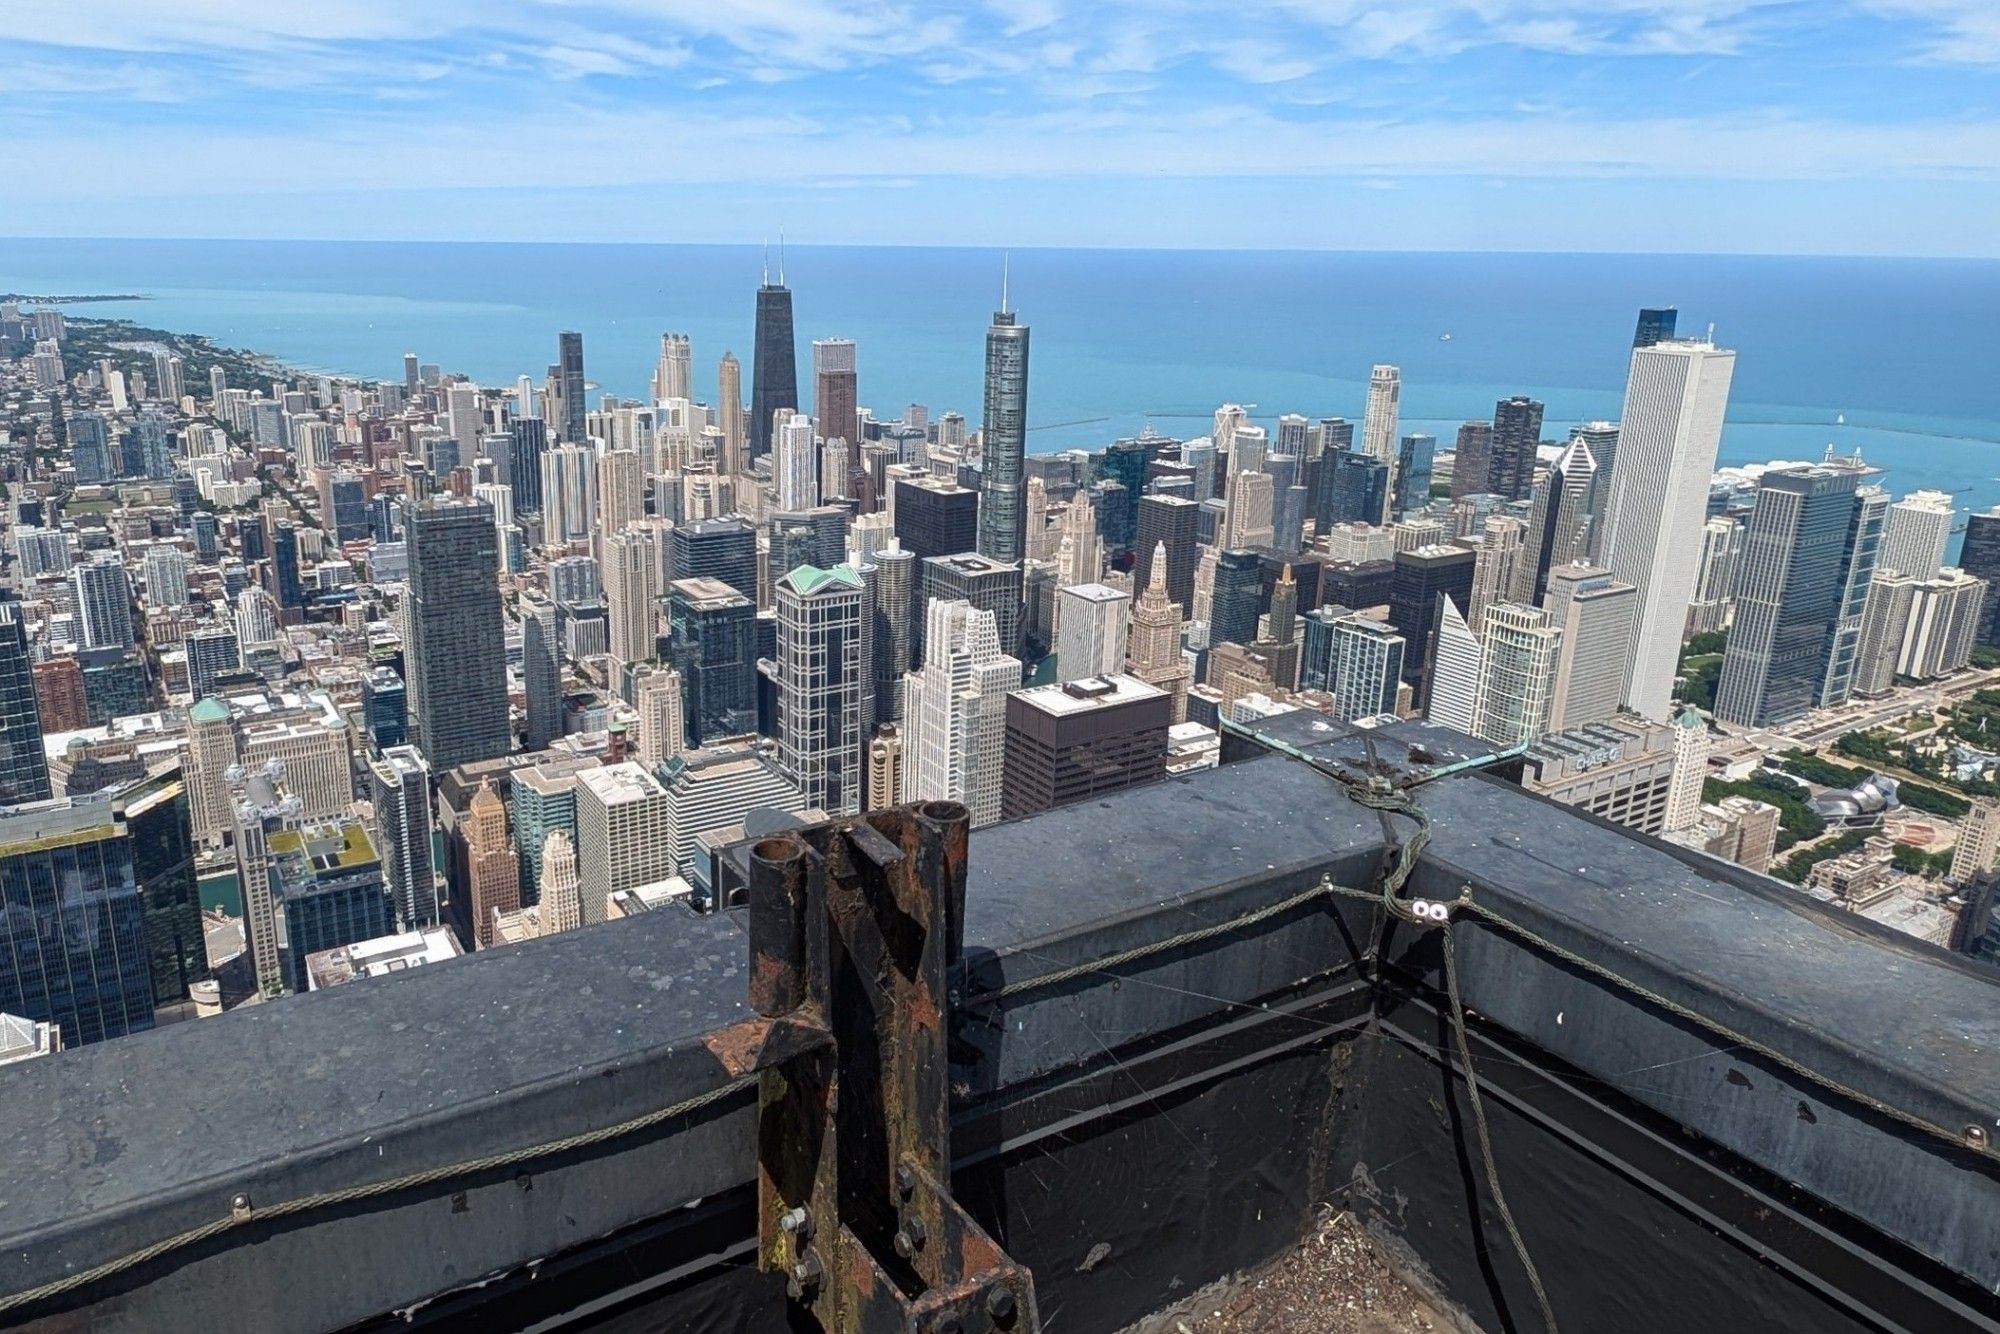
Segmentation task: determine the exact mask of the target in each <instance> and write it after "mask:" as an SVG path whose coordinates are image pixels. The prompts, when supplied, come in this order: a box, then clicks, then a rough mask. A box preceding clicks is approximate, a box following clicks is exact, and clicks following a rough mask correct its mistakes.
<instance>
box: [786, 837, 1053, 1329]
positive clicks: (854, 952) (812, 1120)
mask: <svg viewBox="0 0 2000 1334" xmlns="http://www.w3.org/2000/svg"><path fill="white" fill-rule="evenodd" d="M970 825H971V819H970V816H969V814H968V812H967V811H966V809H965V807H963V806H961V805H958V804H956V803H953V802H930V803H926V804H923V805H916V806H903V807H899V808H897V809H894V810H888V811H877V812H875V813H873V814H870V815H865V816H859V817H852V818H848V819H843V820H837V821H832V822H830V823H827V824H823V825H819V826H816V827H814V828H811V829H804V830H799V831H797V832H794V833H785V834H780V835H777V836H775V837H772V838H767V839H764V840H763V841H762V842H760V843H758V844H757V845H756V846H755V847H754V848H753V849H752V850H751V854H750V953H751V974H750V1000H751V1004H752V1006H753V1007H754V1008H755V1009H756V1010H757V1012H758V1014H759V1015H761V1016H762V1017H763V1020H764V1021H765V1022H766V1023H768V1024H769V1025H770V1026H771V1028H770V1032H771V1033H772V1034H773V1035H774V1036H775V1035H776V1034H777V1033H779V1032H781V1031H789V1032H791V1033H792V1034H793V1035H794V1037H793V1040H792V1041H791V1042H789V1043H788V1044H787V1045H788V1047H789V1048H790V1052H791V1054H790V1055H789V1057H788V1058H787V1059H784V1060H783V1061H782V1062H781V1063H778V1064H765V1065H764V1068H763V1069H762V1073H761V1074H760V1075H759V1079H760V1081H761V1082H760V1089H759V1096H758V1128H757V1162H758V1169H757V1213H758V1229H759V1237H760V1245H759V1248H758V1264H759V1266H760V1267H761V1268H763V1269H766V1270H772V1271H776V1272H779V1273H782V1274H784V1275H785V1276H786V1278H787V1282H788V1287H789V1290H790V1292H791V1295H792V1297H793V1300H794V1301H795V1302H796V1303H797V1305H798V1307H799V1309H800V1310H801V1311H802V1312H804V1313H809V1314H810V1316H811V1317H812V1318H814V1319H816V1320H817V1321H818V1324H819V1327H820V1328H821V1329H822V1330H825V1331H827V1334H988V1331H999V1332H1001V1334H1032V1331H1035V1330H1038V1329H1039V1328H1040V1321H1039V1320H1038V1319H1037V1316H1036V1313H1035V1291H1034V1279H1033V1277H1032V1276H1031V1275H1030V1274H1029V1273H1028V1271H1027V1270H1026V1269H1024V1268H1022V1267H1021V1266H1020V1265H1017V1264H1015V1263H1014V1262H1013V1261H1012V1260H1010V1259H1008V1258H1007V1254H1006V1252H1004V1251H1002V1250H1001V1249H1000V1246H999V1244H998V1243H996V1242H995V1241H994V1240H993V1239H992V1238H991V1237H989V1236H987V1235H986V1232H985V1231H984V1230H983V1229H982V1228H981V1227H980V1226H979V1224H978V1223H976V1222H974V1221H973V1220H972V1218H971V1217H970V1216H969V1215H967V1214H966V1212H965V1211H964V1210H963V1209H962V1208H960V1207H959V1205H958V1203H957V1201H955V1200H954V1199H953V1198H952V1194H951V1120H950V1106H949V1087H948V1084H947V1075H946V1070H947V1065H946V1059H945V1039H946V1033H947V1027H948V1024H947V1013H946V1004H947V1002H946V990H945V985H946V983H945V970H946V968H947V967H948V966H949V965H950V964H951V962H952V961H953V960H954V959H955V958H956V957H957V955H958V953H959V951H960V949H961V947H962V944H963V939H962V937H963V929H964V928H963V924H964V921H965V857H966V834H967V832H968V830H969V828H970ZM813 1030H817V1031H818V1032H819V1033H821V1034H823V1035H825V1037H827V1038H830V1041H822V1042H818V1043H814V1042H811V1041H810V1040H805V1041H800V1040H798V1039H801V1038H807V1036H808V1034H809V1032H810V1031H813Z"/></svg>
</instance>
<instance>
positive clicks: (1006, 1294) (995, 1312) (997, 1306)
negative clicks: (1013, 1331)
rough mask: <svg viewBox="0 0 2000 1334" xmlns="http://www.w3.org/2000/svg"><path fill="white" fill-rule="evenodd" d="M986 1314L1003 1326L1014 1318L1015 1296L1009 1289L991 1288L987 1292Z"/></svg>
mask: <svg viewBox="0 0 2000 1334" xmlns="http://www.w3.org/2000/svg"><path fill="white" fill-rule="evenodd" d="M986 1314H988V1315H990V1316H992V1317H993V1318H994V1320H996V1321H998V1322H1000V1323H1001V1324H1003V1325H1004V1324H1006V1323H1007V1322H1008V1321H1011V1320H1012V1319H1013V1318H1014V1294H1013V1292H1012V1290H1010V1289H1008V1288H989V1289H988V1290H987V1292H986Z"/></svg>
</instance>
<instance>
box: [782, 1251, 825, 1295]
mask: <svg viewBox="0 0 2000 1334" xmlns="http://www.w3.org/2000/svg"><path fill="white" fill-rule="evenodd" d="M824 1277H826V1267H825V1266H824V1265H822V1264H820V1262H819V1256H817V1255H815V1254H814V1253H813V1252H811V1251H807V1252H806V1253H805V1255H804V1257H802V1258H801V1259H800V1260H799V1262H798V1263H797V1264H795V1265H793V1266H792V1276H791V1281H790V1282H788V1283H786V1284H785V1291H786V1292H787V1293H789V1294H790V1295H791V1298H792V1300H793V1301H798V1300H800V1299H801V1298H803V1297H805V1295H806V1294H807V1293H809V1292H811V1291H812V1290H813V1289H814V1288H817V1287H818V1286H819V1282H820V1280H821V1279H822V1278H824Z"/></svg>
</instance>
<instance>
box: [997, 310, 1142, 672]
mask: <svg viewBox="0 0 2000 1334" xmlns="http://www.w3.org/2000/svg"><path fill="white" fill-rule="evenodd" d="M1000 304H1001V309H999V310H997V311H995V312H994V314H993V323H992V324H991V325H990V326H989V327H988V328H987V330H986V415H985V417H984V418H983V420H982V422H981V424H980V435H981V438H982V440H983V441H984V444H983V445H982V446H981V453H980V458H981V459H982V460H983V462H982V463H981V465H980V469H981V470H980V474H979V547H978V550H979V554H980V555H982V556H990V557H992V558H993V559H994V560H997V561H1009V562H1014V561H1019V560H1020V559H1021V558H1022V557H1023V556H1025V555H1026V554H1027V545H1028V511H1027V504H1026V501H1027V491H1026V488H1027V474H1026V469H1027V453H1028V434H1027V432H1028V326H1027V325H1025V324H1017V323H1015V321H1014V314H1013V312H1012V311H1010V310H1008V309H1007V308H1006V304H1007V303H1006V294H1005V293H1004V292H1003V293H1002V294H1001V303H1000ZM1132 494H1133V495H1134V496H1135V497H1136V496H1137V495H1138V491H1137V490H1136V489H1134V490H1133V492H1132ZM1002 647H1003V648H1004V647H1006V645H1005V644H1004V643H1003V644H1002Z"/></svg>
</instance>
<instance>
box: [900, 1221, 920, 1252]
mask: <svg viewBox="0 0 2000 1334" xmlns="http://www.w3.org/2000/svg"><path fill="white" fill-rule="evenodd" d="M903 1235H904V1236H906V1237H908V1238H909V1239H910V1245H911V1246H913V1247H915V1248H916V1249H917V1250H922V1249H923V1248H924V1239H925V1234H924V1220H923V1219H921V1218H919V1217H917V1216H916V1215H915V1214H911V1215H909V1216H908V1217H907V1218H905V1219H904V1220H903Z"/></svg>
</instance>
